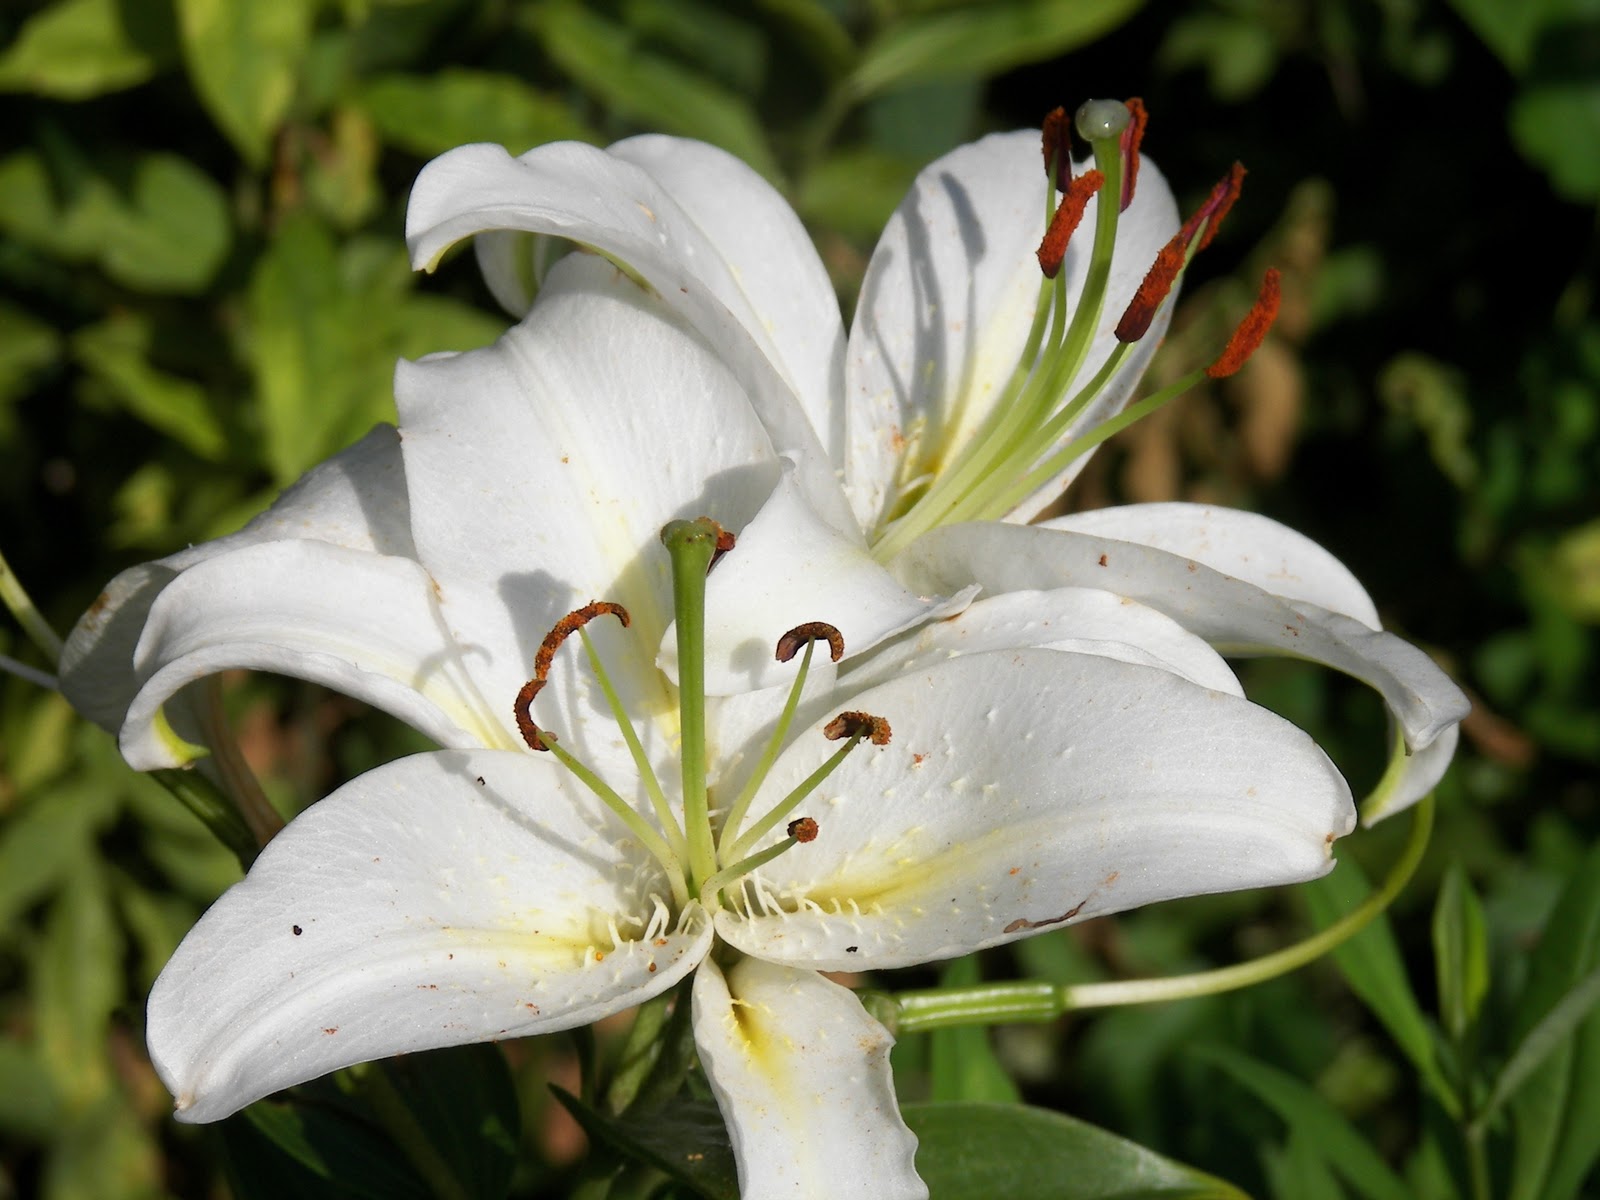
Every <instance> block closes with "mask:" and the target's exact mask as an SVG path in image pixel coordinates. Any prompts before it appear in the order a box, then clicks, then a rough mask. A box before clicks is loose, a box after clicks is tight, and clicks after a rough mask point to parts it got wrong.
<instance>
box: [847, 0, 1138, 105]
mask: <svg viewBox="0 0 1600 1200" xmlns="http://www.w3.org/2000/svg"><path fill="white" fill-rule="evenodd" d="M1139 5H1140V0H993V2H983V0H977V2H973V3H968V4H965V5H963V6H962V7H960V8H957V9H954V10H953V11H949V12H939V13H932V14H929V15H927V16H912V17H905V18H902V19H901V20H898V21H896V22H894V23H893V24H892V25H890V26H889V27H888V29H886V30H885V32H884V33H883V34H882V35H881V36H880V37H879V38H878V39H877V40H876V41H874V42H873V43H872V44H871V45H869V46H868V47H867V48H866V50H865V52H864V53H863V54H862V56H861V60H860V62H859V63H858V64H857V65H856V69H855V70H854V71H853V72H852V73H851V75H850V78H849V84H848V87H849V90H850V92H851V94H852V95H854V96H856V97H857V98H858V99H859V98H861V97H864V96H870V95H872V94H874V93H876V92H881V91H883V90H885V89H886V88H890V87H897V86H899V85H901V84H906V83H914V82H918V81H920V80H925V79H970V78H974V77H978V76H986V75H993V74H997V73H998V72H1000V71H1006V70H1009V69H1010V68H1012V67H1016V66H1021V65H1022V64H1023V63H1031V62H1040V61H1042V60H1044V59H1047V58H1055V57H1056V56H1057V55H1060V54H1064V53H1065V52H1066V51H1068V50H1072V49H1075V48H1076V47H1079V46H1082V45H1085V44H1086V43H1088V42H1092V41H1094V40H1095V39H1096V38H1098V37H1100V36H1101V35H1103V34H1106V33H1109V32H1111V30H1113V29H1115V28H1116V27H1117V26H1118V25H1121V24H1122V23H1123V22H1124V21H1126V20H1127V19H1128V18H1129V17H1130V16H1132V15H1133V13H1134V12H1135V11H1136V10H1137V9H1138V8H1139Z"/></svg>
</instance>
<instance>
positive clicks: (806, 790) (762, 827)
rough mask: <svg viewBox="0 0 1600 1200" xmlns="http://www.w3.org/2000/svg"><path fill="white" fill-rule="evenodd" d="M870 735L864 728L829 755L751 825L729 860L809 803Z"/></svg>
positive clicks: (737, 843) (729, 850) (734, 845)
mask: <svg viewBox="0 0 1600 1200" xmlns="http://www.w3.org/2000/svg"><path fill="white" fill-rule="evenodd" d="M868 732H870V731H869V730H865V729H863V730H860V731H858V732H856V733H853V734H851V735H850V740H849V741H847V742H846V743H845V744H844V745H842V746H840V747H839V748H838V749H837V750H835V751H834V752H833V753H832V754H831V755H829V757H828V760H827V761H826V762H824V763H823V764H822V765H821V766H820V767H818V768H817V769H816V770H815V771H813V772H811V774H809V775H807V776H806V777H805V779H804V780H803V781H801V783H800V785H799V786H798V787H796V788H795V789H794V791H792V792H790V793H789V794H788V795H787V796H785V797H784V798H783V799H782V800H779V801H778V803H777V804H775V805H773V807H772V809H771V810H770V811H769V812H768V813H767V814H766V816H764V817H762V818H761V819H760V820H759V821H757V822H756V823H755V824H754V825H752V826H750V828H749V830H748V831H747V832H746V833H744V834H743V835H742V836H740V837H738V838H735V839H734V842H733V845H731V846H729V847H728V849H727V852H726V855H725V857H727V858H737V857H738V856H739V855H741V854H744V853H746V852H748V851H749V849H750V847H751V846H753V845H755V844H756V843H757V842H759V841H760V840H761V839H762V837H764V836H765V835H766V833H767V831H768V830H769V829H771V828H772V827H773V826H774V825H776V824H777V823H778V822H779V821H781V820H783V819H784V818H785V817H787V816H788V815H789V814H790V813H792V812H793V811H794V810H795V809H797V808H799V807H800V805H801V804H802V803H803V802H804V801H805V798H806V797H807V796H809V795H811V793H812V792H814V791H816V790H817V788H818V787H819V786H820V785H821V784H822V781H823V780H824V779H826V778H827V777H828V776H829V775H832V774H833V773H834V771H835V770H837V769H838V767H839V764H840V763H842V762H843V761H844V760H845V755H847V754H849V753H850V751H852V750H854V749H855V748H856V744H857V743H858V742H860V741H861V739H862V738H864V737H866V736H867V733H868Z"/></svg>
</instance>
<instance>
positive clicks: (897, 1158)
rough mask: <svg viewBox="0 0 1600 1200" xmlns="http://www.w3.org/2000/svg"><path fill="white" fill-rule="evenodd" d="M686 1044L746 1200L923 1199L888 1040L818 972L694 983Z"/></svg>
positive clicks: (741, 967)
mask: <svg viewBox="0 0 1600 1200" xmlns="http://www.w3.org/2000/svg"><path fill="white" fill-rule="evenodd" d="M694 1036H695V1045H696V1046H697V1047H698V1049H699V1051H700V1061H701V1062H702V1063H703V1064H704V1065H705V1069H706V1078H707V1079H708V1080H709V1081H710V1083H711V1087H712V1090H713V1091H714V1092H715V1093H716V1096H717V1103H718V1105H719V1106H720V1107H721V1109H722V1115H723V1118H724V1119H725V1120H726V1121H727V1124H728V1133H729V1135H730V1136H731V1137H732V1139H733V1153H734V1158H735V1160H736V1161H737V1163H738V1168H739V1195H740V1196H741V1197H743V1200H779V1198H788V1197H820V1196H827V1197H830V1198H837V1200H922V1198H923V1197H926V1196H927V1195H928V1189H927V1187H926V1186H925V1185H924V1184H923V1182H922V1180H921V1179H919V1178H918V1177H917V1173H916V1169H915V1167H914V1166H913V1163H912V1159H913V1158H914V1156H915V1154H916V1149H917V1139H916V1135H914V1134H913V1133H912V1132H911V1130H910V1129H909V1128H907V1127H906V1123H905V1121H904V1120H903V1119H902V1118H901V1116H900V1109H899V1107H898V1105H897V1104H896V1103H895V1095H894V1080H893V1078H892V1076H891V1074H890V1071H889V1048H890V1046H892V1045H893V1044H894V1038H892V1037H891V1036H890V1035H889V1031H888V1030H887V1029H885V1028H884V1027H883V1026H882V1025H880V1024H879V1023H878V1022H877V1021H875V1020H873V1018H872V1017H871V1016H869V1015H868V1014H867V1011H866V1010H865V1009H864V1008H862V1007H861V1004H860V1002H859V1001H858V1000H857V999H856V998H855V996H854V995H853V994H852V993H851V992H850V991H849V990H848V989H846V988H843V987H840V986H839V985H838V984H836V983H833V982H831V981H830V980H827V979H824V978H823V977H822V976H821V975H818V974H817V973H816V972H815V971H804V970H801V971H796V970H793V969H791V968H789V967H783V966H778V965H776V964H774V963H767V962H762V961H760V960H759V959H748V958H747V959H743V960H741V961H740V962H738V963H736V964H734V966H732V967H731V968H729V969H728V970H727V972H726V973H724V971H723V970H722V968H720V967H719V966H718V965H717V964H716V963H715V962H714V961H710V960H708V961H707V962H706V963H705V964H704V965H702V966H701V968H700V970H699V971H697V972H696V973H695V979H694Z"/></svg>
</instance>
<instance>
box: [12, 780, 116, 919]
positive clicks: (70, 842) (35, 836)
mask: <svg viewBox="0 0 1600 1200" xmlns="http://www.w3.org/2000/svg"><path fill="white" fill-rule="evenodd" d="M91 816H92V814H91V813H90V812H89V810H87V809H86V808H84V807H82V806H79V805H75V804H73V803H72V802H71V799H70V798H69V797H66V796H60V795H50V796H44V797H40V798H39V799H37V800H34V801H33V802H32V803H30V804H28V805H27V806H26V807H25V808H23V809H21V811H20V812H13V813H10V814H8V815H7V817H6V822H5V825H4V827H3V828H0V929H4V930H7V931H9V930H10V929H11V923H12V922H13V921H14V920H16V919H17V917H18V916H20V915H21V914H22V913H23V912H25V911H26V910H27V909H28V908H29V907H31V906H32V905H33V904H35V903H37V902H38V901H39V900H40V899H41V898H43V897H44V896H45V895H46V894H48V893H49V892H50V891H52V890H54V889H55V888H57V887H59V886H60V885H61V883H62V882H63V881H64V880H66V879H68V878H69V877H70V876H71V875H72V873H73V869H74V867H75V866H76V865H77V861H78V860H79V859H80V858H83V857H87V854H86V852H87V850H88V849H89V846H90V843H91V839H92V837H93V833H94V825H93V823H92V821H91V819H90V818H91ZM6 940H8V941H9V933H8V934H7V937H6Z"/></svg>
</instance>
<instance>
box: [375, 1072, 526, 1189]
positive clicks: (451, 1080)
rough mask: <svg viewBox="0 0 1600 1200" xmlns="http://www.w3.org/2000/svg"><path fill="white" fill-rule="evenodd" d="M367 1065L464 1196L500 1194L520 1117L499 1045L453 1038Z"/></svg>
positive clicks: (507, 1184)
mask: <svg viewBox="0 0 1600 1200" xmlns="http://www.w3.org/2000/svg"><path fill="white" fill-rule="evenodd" d="M371 1069H373V1070H382V1071H383V1072H384V1074H385V1076H386V1077H387V1078H388V1079H389V1080H390V1081H391V1082H392V1083H393V1085H394V1094H395V1095H396V1096H398V1097H399V1098H400V1100H401V1101H402V1102H403V1103H404V1104H405V1106H406V1108H407V1109H408V1110H409V1111H410V1113H411V1114H412V1116H413V1118H414V1120H415V1123H416V1126H417V1128H418V1129H419V1130H420V1131H421V1133H422V1135H423V1136H424V1137H425V1138H426V1139H427V1144H428V1146H429V1147H430V1148H431V1149H432V1150H433V1152H435V1154H436V1155H437V1157H438V1158H439V1160H440V1161H441V1162H442V1164H443V1165H444V1167H445V1168H446V1170H447V1171H448V1173H449V1176H450V1177H451V1178H453V1179H454V1180H455V1181H456V1182H457V1183H459V1184H460V1185H461V1186H462V1188H463V1189H464V1190H465V1192H466V1194H467V1196H469V1197H474V1198H481V1200H500V1198H501V1197H503V1196H504V1195H505V1194H506V1191H507V1189H508V1188H510V1186H511V1172H512V1170H513V1169H514V1168H515V1167H516V1165H517V1139H518V1137H519V1136H520V1134H521V1130H522V1120H521V1115H520V1112H519V1110H518V1105H517V1089H516V1084H515V1083H514V1082H513V1081H512V1078H511V1070H510V1068H509V1067H508V1066H507V1065H506V1056H505V1054H504V1053H502V1052H501V1050H500V1047H498V1046H494V1045H489V1044H482V1043H480V1044H478V1045H472V1046H454V1047H451V1048H449V1049H446V1050H435V1051H432V1052H430V1053H427V1054H408V1055H406V1056H404V1057H403V1058H396V1059H391V1060H390V1061H388V1062H384V1063H379V1064H377V1065H376V1066H375V1067H374V1068H371ZM391 1132H392V1131H391ZM413 1157H415V1156H413Z"/></svg>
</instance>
